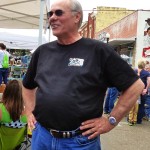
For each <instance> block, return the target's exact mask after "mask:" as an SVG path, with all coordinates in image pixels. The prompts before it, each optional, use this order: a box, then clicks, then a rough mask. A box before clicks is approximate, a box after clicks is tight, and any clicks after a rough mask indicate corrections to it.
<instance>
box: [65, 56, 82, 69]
mask: <svg viewBox="0 0 150 150" xmlns="http://www.w3.org/2000/svg"><path fill="white" fill-rule="evenodd" d="M83 63H84V59H80V58H70V59H69V63H68V66H78V67H82V66H83Z"/></svg>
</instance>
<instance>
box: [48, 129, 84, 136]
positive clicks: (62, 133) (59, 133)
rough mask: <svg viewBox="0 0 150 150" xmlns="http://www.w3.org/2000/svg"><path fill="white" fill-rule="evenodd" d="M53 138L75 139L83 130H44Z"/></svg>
mask: <svg viewBox="0 0 150 150" xmlns="http://www.w3.org/2000/svg"><path fill="white" fill-rule="evenodd" d="M46 129H47V130H48V131H49V132H50V133H51V135H52V136H53V137H55V138H72V137H75V136H77V135H80V134H82V133H83V132H84V131H85V130H80V129H77V130H74V131H58V130H53V129H50V128H46Z"/></svg>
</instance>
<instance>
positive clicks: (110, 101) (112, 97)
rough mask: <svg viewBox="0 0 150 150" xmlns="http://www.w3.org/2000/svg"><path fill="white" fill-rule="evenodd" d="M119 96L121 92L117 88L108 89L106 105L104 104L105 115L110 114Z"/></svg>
mask: <svg viewBox="0 0 150 150" xmlns="http://www.w3.org/2000/svg"><path fill="white" fill-rule="evenodd" d="M118 96H119V91H118V90H117V88H115V87H111V88H108V91H107V95H106V99H105V104H104V114H110V113H111V111H112V109H113V108H114V103H115V102H116V100H117V97H118Z"/></svg>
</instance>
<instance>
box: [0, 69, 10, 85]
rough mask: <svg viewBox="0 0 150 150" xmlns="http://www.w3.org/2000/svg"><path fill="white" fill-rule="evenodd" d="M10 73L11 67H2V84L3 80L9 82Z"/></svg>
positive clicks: (5, 82) (0, 71)
mask: <svg viewBox="0 0 150 150" xmlns="http://www.w3.org/2000/svg"><path fill="white" fill-rule="evenodd" d="M8 75H9V69H4V68H0V85H1V84H2V82H4V84H7V81H8Z"/></svg>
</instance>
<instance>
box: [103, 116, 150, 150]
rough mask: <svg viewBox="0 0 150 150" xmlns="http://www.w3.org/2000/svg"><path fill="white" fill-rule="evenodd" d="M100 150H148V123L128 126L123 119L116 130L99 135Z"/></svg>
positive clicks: (149, 123)
mask: <svg viewBox="0 0 150 150" xmlns="http://www.w3.org/2000/svg"><path fill="white" fill-rule="evenodd" d="M101 145H102V150H150V122H148V121H145V120H143V123H142V124H137V125H135V126H129V125H128V124H127V122H126V118H124V119H123V120H122V121H121V122H120V123H119V124H118V126H117V127H116V128H114V129H113V130H112V131H110V132H109V133H106V134H103V135H101Z"/></svg>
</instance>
